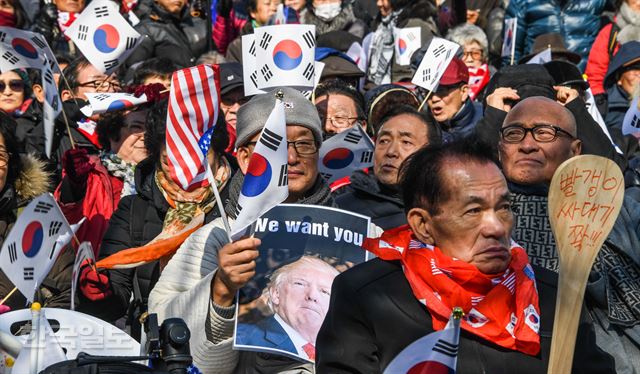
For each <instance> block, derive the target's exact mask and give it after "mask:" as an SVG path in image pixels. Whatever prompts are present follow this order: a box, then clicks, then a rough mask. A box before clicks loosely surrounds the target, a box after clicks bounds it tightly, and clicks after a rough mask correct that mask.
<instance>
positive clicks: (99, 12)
mask: <svg viewBox="0 0 640 374" xmlns="http://www.w3.org/2000/svg"><path fill="white" fill-rule="evenodd" d="M108 15H109V8H108V7H107V6H106V5H105V6H99V7H97V8H96V18H100V17H106V16H108Z"/></svg>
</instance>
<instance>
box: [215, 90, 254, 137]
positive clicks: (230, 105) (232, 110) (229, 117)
mask: <svg viewBox="0 0 640 374" xmlns="http://www.w3.org/2000/svg"><path fill="white" fill-rule="evenodd" d="M247 101H249V98H248V97H246V96H245V95H244V88H242V87H238V88H234V89H233V90H231V91H229V92H227V93H225V94H224V95H222V97H221V100H220V108H222V112H223V113H224V119H225V121H227V123H228V124H229V125H231V127H233V128H234V129H235V128H236V121H237V114H238V109H240V106H241V105H243V104H244V103H246V102H247Z"/></svg>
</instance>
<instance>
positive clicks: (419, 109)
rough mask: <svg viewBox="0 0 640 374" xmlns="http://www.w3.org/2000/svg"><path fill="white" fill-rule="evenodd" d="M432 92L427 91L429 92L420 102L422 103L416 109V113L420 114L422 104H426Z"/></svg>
mask: <svg viewBox="0 0 640 374" xmlns="http://www.w3.org/2000/svg"><path fill="white" fill-rule="evenodd" d="M432 92H433V91H431V90H429V92H427V96H425V97H424V100H422V102H421V103H420V106H419V107H418V112H422V108H423V107H424V104H426V102H427V101H428V100H429V97H431V93H432Z"/></svg>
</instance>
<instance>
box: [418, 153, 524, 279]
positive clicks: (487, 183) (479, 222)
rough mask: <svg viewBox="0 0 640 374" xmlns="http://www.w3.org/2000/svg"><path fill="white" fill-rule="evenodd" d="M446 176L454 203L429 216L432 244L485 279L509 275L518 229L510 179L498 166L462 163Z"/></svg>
mask: <svg viewBox="0 0 640 374" xmlns="http://www.w3.org/2000/svg"><path fill="white" fill-rule="evenodd" d="M441 173H442V181H443V182H444V185H445V186H446V189H447V191H448V195H449V198H448V199H447V200H446V201H445V202H442V203H441V204H440V205H439V206H438V208H437V212H436V214H435V215H430V214H429V215H428V217H429V218H428V219H427V221H426V222H427V224H426V226H425V227H426V231H427V232H428V233H429V235H430V237H431V240H430V241H431V242H432V243H431V244H434V245H435V246H437V247H439V248H440V250H442V252H443V253H444V254H445V255H447V256H450V257H455V258H457V259H459V260H462V261H465V262H468V263H470V264H472V265H474V266H475V267H477V268H478V270H480V271H481V272H483V273H485V274H494V273H499V272H501V271H504V270H505V269H506V268H507V267H508V265H509V262H510V261H511V254H510V252H509V248H510V236H511V228H512V226H513V213H512V212H511V204H510V199H509V189H508V188H507V183H506V181H505V179H504V176H503V175H502V173H501V172H500V170H499V169H498V167H497V166H496V165H495V164H492V163H482V164H481V163H478V162H466V163H463V162H461V161H458V160H454V161H452V162H450V163H448V164H447V168H446V169H444V170H442V171H441ZM410 213H411V212H410ZM412 228H413V227H412Z"/></svg>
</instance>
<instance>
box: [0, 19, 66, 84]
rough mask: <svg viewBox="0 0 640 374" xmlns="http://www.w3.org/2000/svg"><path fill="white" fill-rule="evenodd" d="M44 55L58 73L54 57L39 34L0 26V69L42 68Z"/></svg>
mask: <svg viewBox="0 0 640 374" xmlns="http://www.w3.org/2000/svg"><path fill="white" fill-rule="evenodd" d="M45 57H47V60H46V63H48V64H49V67H50V68H51V69H53V70H54V72H56V73H59V72H60V67H59V66H58V63H57V62H56V58H55V57H54V55H53V52H52V51H51V48H50V47H49V44H47V41H46V40H45V38H44V37H43V36H42V35H41V34H38V33H35V32H31V31H25V30H19V29H14V28H13V27H6V26H2V27H0V71H2V72H5V71H8V70H12V69H18V68H34V69H42V68H43V64H44V63H45V60H44V58H45Z"/></svg>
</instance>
